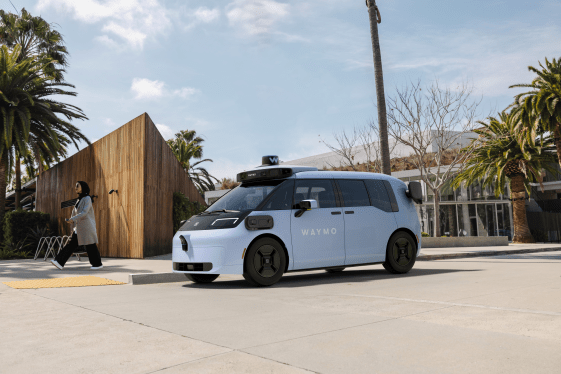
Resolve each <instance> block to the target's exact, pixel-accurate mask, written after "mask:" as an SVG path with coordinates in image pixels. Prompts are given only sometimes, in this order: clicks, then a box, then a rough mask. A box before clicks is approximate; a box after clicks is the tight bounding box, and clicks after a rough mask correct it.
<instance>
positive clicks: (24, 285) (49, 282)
mask: <svg viewBox="0 0 561 374" xmlns="http://www.w3.org/2000/svg"><path fill="white" fill-rule="evenodd" d="M2 283H4V284H5V285H6V286H9V287H12V288H18V289H29V288H59V287H86V286H107V285H116V284H126V283H123V282H117V281H114V280H111V279H105V278H100V277H94V276H93V275H85V276H81V277H66V278H52V279H32V280H24V281H13V282H2Z"/></svg>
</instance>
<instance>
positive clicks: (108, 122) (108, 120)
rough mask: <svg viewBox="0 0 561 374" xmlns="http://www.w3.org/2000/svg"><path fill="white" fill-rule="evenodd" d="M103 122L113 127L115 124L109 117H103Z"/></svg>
mask: <svg viewBox="0 0 561 374" xmlns="http://www.w3.org/2000/svg"><path fill="white" fill-rule="evenodd" d="M102 121H103V124H104V125H105V126H107V127H115V126H117V124H116V123H115V121H113V120H112V119H111V118H104V119H102Z"/></svg>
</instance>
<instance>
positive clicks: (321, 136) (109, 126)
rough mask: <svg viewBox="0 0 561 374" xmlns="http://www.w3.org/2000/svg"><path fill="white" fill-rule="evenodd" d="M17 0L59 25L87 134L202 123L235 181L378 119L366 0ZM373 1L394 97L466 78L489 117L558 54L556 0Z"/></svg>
mask: <svg viewBox="0 0 561 374" xmlns="http://www.w3.org/2000/svg"><path fill="white" fill-rule="evenodd" d="M11 3H12V4H13V6H12V4H11ZM11 3H10V1H9V0H0V6H1V7H2V9H4V10H6V11H15V10H14V7H15V8H17V9H18V10H19V9H21V8H26V9H27V10H28V11H29V12H31V13H32V14H33V15H41V16H42V17H43V18H45V19H46V20H47V21H48V22H50V23H52V24H53V26H54V27H55V28H56V29H57V30H58V31H59V32H61V33H62V34H63V36H64V40H65V43H66V46H67V48H68V50H69V52H70V57H69V66H68V68H67V73H66V76H65V77H66V80H67V81H68V82H69V83H72V84H74V85H75V86H76V89H75V90H76V92H77V93H78V95H77V97H76V98H70V99H68V98H65V100H66V101H67V102H69V103H71V104H74V105H77V106H78V107H80V108H82V109H83V111H84V112H85V114H86V115H87V117H88V118H89V120H87V121H77V122H75V125H77V126H78V127H79V128H80V129H81V130H82V132H83V133H84V134H85V135H86V136H87V137H88V138H89V139H90V140H91V141H92V142H93V141H95V140H97V139H100V138H102V137H103V136H105V135H107V134H109V133H110V132H112V131H114V130H115V129H117V128H118V127H120V126H122V125H124V124H125V123H127V122H128V121H130V120H131V119H133V118H135V117H137V116H139V115H140V114H142V113H144V112H147V113H148V114H149V116H150V118H151V119H152V121H153V122H154V123H156V124H157V127H158V129H159V130H160V132H161V133H162V135H163V136H164V138H165V139H170V138H172V137H173V135H174V134H175V133H176V132H178V131H180V130H186V129H189V130H196V132H197V134H198V135H200V136H202V137H203V138H204V139H205V142H204V158H210V159H212V160H213V162H206V163H203V164H202V165H201V166H203V165H205V166H206V168H207V169H208V170H209V172H210V173H211V174H212V175H214V176H215V177H217V178H219V179H221V178H224V177H230V178H233V177H235V175H236V174H237V173H238V172H240V171H243V170H246V169H249V168H252V167H255V166H257V165H259V164H260V163H261V156H263V155H271V154H272V155H278V156H280V159H281V160H283V161H288V160H294V159H298V158H302V157H307V156H312V155H316V154H320V153H325V152H328V151H329V149H328V148H327V146H326V145H325V144H324V143H322V140H323V141H325V142H328V143H330V144H334V140H333V133H334V132H341V131H343V130H350V129H352V128H353V127H355V126H359V127H360V126H364V125H366V124H368V123H369V122H370V121H372V120H374V119H376V118H377V112H376V107H375V105H374V104H375V102H376V88H375V82H374V66H373V60H372V47H371V41H370V26H369V20H368V10H367V8H366V5H365V1H364V0H297V1H296V0H295V1H291V0H222V1H218V0H204V1H202V0H181V1H179V0H177V1H176V0H169V1H165V0H122V1H118V0H79V1H78V0H34V1H27V0H26V1H23V0H11ZM377 4H378V7H379V9H380V13H381V18H382V23H381V24H379V25H378V27H379V36H380V44H381V53H382V64H383V71H384V86H385V92H386V97H392V96H393V95H395V92H396V89H400V88H402V87H404V86H405V85H406V84H408V83H409V82H417V81H418V80H421V81H422V83H423V84H430V83H431V82H433V81H435V80H438V81H439V83H440V84H441V86H445V87H451V88H454V87H457V86H458V85H460V84H461V83H468V84H469V85H471V86H472V87H473V88H474V95H475V97H477V98H480V99H481V100H482V104H481V113H482V116H484V115H483V113H485V114H489V113H491V112H497V111H500V110H502V109H504V108H506V107H507V106H508V105H509V104H510V103H511V102H512V99H513V96H514V95H515V94H516V93H518V92H520V91H519V90H517V89H509V88H508V87H509V86H510V85H512V84H517V83H529V82H530V81H531V80H532V78H533V74H532V73H530V72H529V71H528V66H529V65H532V66H538V63H539V62H540V61H544V58H545V57H548V58H554V57H555V58H559V57H561V38H560V35H561V22H559V19H560V16H561V2H559V1H558V0H534V1H519V0H508V1H506V0H471V1H451V0H431V1H415V0H378V1H377ZM481 119H483V118H481ZM85 145H86V144H85V143H84V144H83V146H85ZM75 152H76V149H74V148H73V149H71V150H70V154H73V153H75Z"/></svg>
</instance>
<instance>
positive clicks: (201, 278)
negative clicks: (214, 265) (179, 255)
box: [185, 274, 220, 283]
mask: <svg viewBox="0 0 561 374" xmlns="http://www.w3.org/2000/svg"><path fill="white" fill-rule="evenodd" d="M219 275H220V274H185V276H186V277H187V279H189V280H190V281H191V282H194V283H210V282H212V281H213V280H215V279H216V278H218V276H219Z"/></svg>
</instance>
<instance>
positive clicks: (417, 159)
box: [388, 81, 481, 237]
mask: <svg viewBox="0 0 561 374" xmlns="http://www.w3.org/2000/svg"><path fill="white" fill-rule="evenodd" d="M480 104H481V100H480V99H479V100H477V99H474V98H473V88H471V87H468V86H467V85H466V84H462V85H461V86H459V87H457V88H456V89H455V90H452V89H450V88H442V87H440V85H439V83H438V81H436V82H434V83H433V84H432V85H430V86H428V87H426V88H425V92H423V91H422V88H421V82H417V83H409V84H408V85H406V86H405V88H403V89H396V95H395V97H392V98H390V99H389V100H388V108H389V110H388V120H389V121H388V122H389V126H388V132H389V133H390V134H391V136H392V137H394V138H395V139H396V140H397V141H398V142H400V143H402V144H403V145H405V146H408V147H409V148H411V151H412V154H411V159H412V162H413V163H414V164H415V166H416V167H417V168H418V169H419V171H420V174H421V175H420V177H421V180H423V181H424V182H425V184H426V186H427V188H429V189H430V190H431V191H432V192H433V194H434V226H435V230H434V236H435V237H439V236H440V191H441V189H442V188H443V186H444V185H445V184H446V182H448V181H449V180H450V179H451V178H452V177H453V176H454V175H455V173H457V172H458V171H460V170H461V168H462V162H463V160H464V159H465V157H468V156H469V152H468V153H460V152H451V150H453V149H458V148H461V147H462V146H464V143H467V141H468V139H469V137H470V133H471V132H472V130H473V129H474V128H475V127H476V118H477V117H478V115H479V113H478V110H479V106H480Z"/></svg>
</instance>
